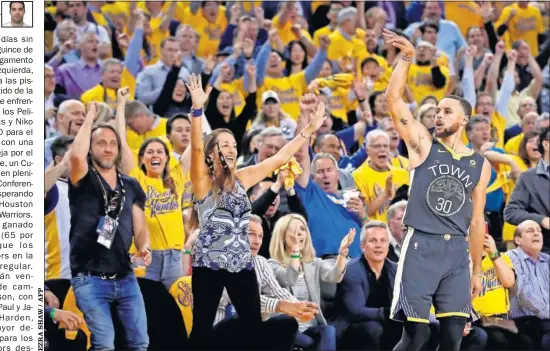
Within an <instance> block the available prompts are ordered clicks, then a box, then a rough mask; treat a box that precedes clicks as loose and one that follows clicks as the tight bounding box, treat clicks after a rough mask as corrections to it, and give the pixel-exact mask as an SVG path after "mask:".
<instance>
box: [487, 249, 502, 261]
mask: <svg viewBox="0 0 550 351" xmlns="http://www.w3.org/2000/svg"><path fill="white" fill-rule="evenodd" d="M499 257H500V252H499V251H498V250H496V251H495V252H493V254H492V255H489V258H490V259H491V261H496V260H497V258H499Z"/></svg>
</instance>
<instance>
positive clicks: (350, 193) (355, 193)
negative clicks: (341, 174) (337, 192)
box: [342, 189, 361, 203]
mask: <svg viewBox="0 0 550 351" xmlns="http://www.w3.org/2000/svg"><path fill="white" fill-rule="evenodd" d="M360 194H361V193H360V192H359V190H357V189H346V190H344V192H343V193H342V196H343V197H344V201H345V202H346V203H347V202H348V201H349V200H350V199H352V198H358V197H359V195H360Z"/></svg>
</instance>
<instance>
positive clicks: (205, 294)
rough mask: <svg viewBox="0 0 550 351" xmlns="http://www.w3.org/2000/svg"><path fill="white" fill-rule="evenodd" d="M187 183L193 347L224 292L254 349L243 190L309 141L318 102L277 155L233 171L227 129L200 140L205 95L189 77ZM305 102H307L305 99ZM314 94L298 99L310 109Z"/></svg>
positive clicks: (319, 120)
mask: <svg viewBox="0 0 550 351" xmlns="http://www.w3.org/2000/svg"><path fill="white" fill-rule="evenodd" d="M187 88H188V90H189V92H190V94H191V98H192V104H193V105H192V112H191V115H192V116H193V118H192V123H191V148H192V149H191V150H192V151H191V182H192V184H193V193H194V202H195V209H196V211H197V213H198V218H199V223H200V232H199V237H198V240H197V243H196V245H195V248H194V252H193V283H192V289H193V300H194V301H193V330H192V332H191V337H190V338H191V344H192V347H193V349H205V348H209V347H210V345H211V342H212V340H211V339H212V337H211V331H212V326H213V322H214V318H215V314H216V310H217V308H218V304H219V301H220V298H221V295H222V292H223V289H224V288H225V289H226V290H227V293H228V294H229V297H230V299H231V302H232V304H233V306H234V307H235V310H236V312H237V314H238V316H239V319H240V320H241V322H242V323H243V328H242V331H243V335H242V340H243V341H244V340H248V341H249V343H250V345H249V346H250V347H251V348H258V347H259V346H260V345H259V343H257V342H256V341H258V342H261V340H258V339H260V338H261V336H260V335H261V333H260V330H259V327H260V325H261V313H260V292H259V289H258V285H257V281H256V275H255V272H254V264H253V260H252V255H251V253H250V245H249V242H248V221H249V218H250V209H251V206H250V201H249V199H248V197H247V194H246V192H247V190H248V189H249V188H251V187H253V186H254V185H256V184H257V183H259V182H260V181H262V180H263V179H265V178H266V177H267V176H269V175H270V174H271V173H272V172H273V171H275V170H276V169H278V168H279V167H281V166H283V165H284V164H285V163H286V162H288V160H290V158H291V157H292V156H293V155H294V154H295V153H296V152H297V151H298V150H300V148H301V147H302V145H303V144H304V143H306V142H308V141H309V139H310V136H311V135H312V134H313V133H315V132H316V131H317V129H319V127H321V125H322V124H323V121H324V119H325V107H324V104H323V103H322V102H321V103H319V104H318V105H317V108H316V109H315V110H314V111H310V112H308V114H309V121H310V123H309V124H308V125H307V126H306V127H305V128H304V129H303V130H302V132H301V133H299V134H298V135H297V136H296V137H295V138H294V139H293V140H292V141H290V142H289V143H287V144H286V145H285V146H284V147H283V148H282V149H281V150H280V151H279V152H278V153H277V154H276V155H274V156H273V157H270V158H268V159H266V160H264V161H263V162H261V163H259V164H257V165H254V166H250V167H246V168H243V169H240V170H237V166H236V164H237V157H238V155H237V141H236V140H235V138H234V136H233V134H232V133H231V131H229V130H227V129H217V130H214V131H213V132H212V133H211V134H210V135H209V136H207V137H206V139H205V140H204V141H203V135H202V129H201V123H200V122H201V116H202V115H203V106H204V103H205V101H206V100H207V98H208V94H209V93H210V88H209V89H208V90H207V91H206V92H205V91H203V89H202V84H201V80H200V77H197V76H195V75H191V77H190V78H189V84H187ZM308 99H309V101H308ZM312 99H313V100H315V96H314V95H307V96H306V97H303V98H302V100H303V102H304V103H305V105H304V106H306V105H307V106H311V105H312V104H311V102H312V101H311V100H312ZM239 141H240V140H239Z"/></svg>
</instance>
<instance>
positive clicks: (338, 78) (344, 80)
mask: <svg viewBox="0 0 550 351" xmlns="http://www.w3.org/2000/svg"><path fill="white" fill-rule="evenodd" d="M353 79H354V76H353V74H351V73H337V74H333V75H332V76H328V77H326V78H317V79H315V82H316V83H318V84H319V88H325V87H326V88H330V89H336V88H344V89H350V88H351V85H352V84H353ZM315 93H319V92H318V91H316V92H315Z"/></svg>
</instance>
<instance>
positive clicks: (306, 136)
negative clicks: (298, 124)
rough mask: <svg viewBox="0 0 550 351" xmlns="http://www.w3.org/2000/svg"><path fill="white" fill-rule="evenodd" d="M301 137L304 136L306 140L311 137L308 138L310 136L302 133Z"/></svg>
mask: <svg viewBox="0 0 550 351" xmlns="http://www.w3.org/2000/svg"><path fill="white" fill-rule="evenodd" d="M300 135H301V136H303V137H304V138H306V139H309V138H310V137H311V135H310V136H308V135H307V134H306V133H304V132H300Z"/></svg>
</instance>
